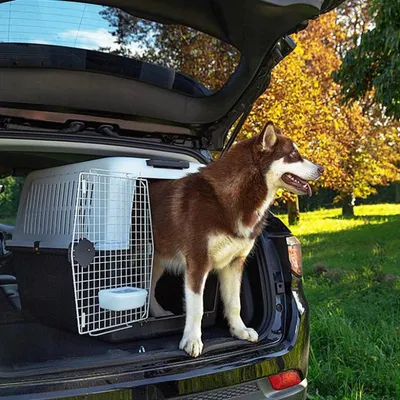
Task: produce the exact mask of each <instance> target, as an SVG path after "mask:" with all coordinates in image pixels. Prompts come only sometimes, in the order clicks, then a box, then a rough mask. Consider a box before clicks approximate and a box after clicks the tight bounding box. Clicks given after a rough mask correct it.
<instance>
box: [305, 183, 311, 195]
mask: <svg viewBox="0 0 400 400" xmlns="http://www.w3.org/2000/svg"><path fill="white" fill-rule="evenodd" d="M306 185H307V194H308V197H311V196H312V190H311V186H310V185H309V184H308V183H307V184H306Z"/></svg>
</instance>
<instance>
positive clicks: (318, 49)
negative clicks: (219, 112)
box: [241, 13, 399, 215]
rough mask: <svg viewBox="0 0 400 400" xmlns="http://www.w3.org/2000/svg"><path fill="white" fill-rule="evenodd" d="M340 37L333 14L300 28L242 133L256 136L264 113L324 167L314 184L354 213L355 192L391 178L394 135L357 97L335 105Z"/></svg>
mask: <svg viewBox="0 0 400 400" xmlns="http://www.w3.org/2000/svg"><path fill="white" fill-rule="evenodd" d="M346 40H347V32H346V30H345V27H344V26H343V25H341V24H338V23H337V15H336V14H335V13H329V14H326V15H324V16H321V17H320V18H319V19H318V20H317V21H314V22H312V23H311V24H310V26H309V27H308V28H307V30H305V31H303V32H300V33H299V34H298V35H297V37H296V41H297V44H298V45H297V48H296V49H295V50H294V52H293V53H292V54H291V55H289V56H288V57H287V58H286V59H285V60H284V61H283V62H282V63H281V64H279V65H278V66H277V67H276V69H275V70H274V71H273V78H272V81H271V84H270V87H269V88H268V90H267V91H266V92H265V93H264V94H263V95H262V96H261V97H260V98H259V99H258V100H257V102H256V104H255V106H254V107H253V110H252V112H251V115H250V118H249V119H248V121H247V123H246V125H245V127H244V129H243V131H242V133H241V138H246V137H249V136H251V135H253V134H256V133H257V132H258V131H259V129H260V126H261V125H262V123H263V121H265V120H266V119H271V120H272V121H273V122H275V123H276V124H277V125H279V126H280V127H281V128H282V129H283V131H284V132H285V133H286V134H288V135H289V136H290V137H292V138H293V139H294V140H295V141H296V142H297V144H298V145H299V147H300V148H301V150H302V152H303V154H305V156H306V157H308V158H310V159H312V160H313V161H315V162H317V163H319V164H321V165H322V166H324V167H325V173H324V175H323V177H322V178H321V180H320V181H319V183H318V185H319V186H323V187H328V188H332V189H334V190H335V191H337V192H338V193H339V194H338V196H337V199H336V200H337V201H340V202H341V203H342V211H343V214H347V215H348V214H353V204H354V198H356V197H367V196H368V195H370V194H372V193H374V192H375V189H374V186H375V185H378V184H388V183H390V182H392V181H393V180H395V179H396V176H397V175H398V171H397V169H396V167H395V164H396V161H397V158H398V154H399V152H398V145H399V136H398V127H397V126H394V125H392V124H388V123H384V121H383V120H382V119H381V118H379V116H378V115H373V114H370V113H369V114H368V113H365V112H364V110H363V109H362V107H361V105H360V104H359V103H358V102H353V103H352V104H351V105H346V106H344V105H342V104H341V102H340V90H341V87H340V86H339V85H338V84H337V83H335V82H334V81H333V79H332V76H331V75H332V72H333V71H335V70H337V69H338V68H339V67H340V62H341V61H340V55H339V52H338V46H339V45H340V44H341V43H343V42H344V41H346ZM286 197H287V196H286ZM287 200H289V201H290V197H289V198H287Z"/></svg>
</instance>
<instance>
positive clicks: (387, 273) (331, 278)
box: [292, 204, 400, 400]
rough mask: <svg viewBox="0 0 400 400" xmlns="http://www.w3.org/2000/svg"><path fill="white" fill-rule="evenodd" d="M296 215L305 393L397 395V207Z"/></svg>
mask: <svg viewBox="0 0 400 400" xmlns="http://www.w3.org/2000/svg"><path fill="white" fill-rule="evenodd" d="M355 213H356V216H355V217H354V218H341V217H340V210H339V209H333V210H323V211H315V212H309V213H303V214H302V215H301V222H300V224H299V225H298V226H295V227H293V228H292V232H293V233H294V234H296V235H297V236H298V237H299V238H300V240H301V242H302V244H303V262H304V270H305V278H304V283H305V288H306V292H307V297H308V300H309V303H310V307H311V353H310V370H309V382H310V389H309V398H310V399H313V400H317V399H320V400H322V399H323V400H328V399H329V400H333V399H335V400H336V399H338V400H339V399H340V400H342V399H343V400H344V399H346V400H347V399H348V400H350V399H351V400H356V399H357V400H358V399H365V400H375V399H376V400H384V399H400V205H393V204H384V205H373V206H358V207H356V208H355Z"/></svg>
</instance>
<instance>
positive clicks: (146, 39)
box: [0, 0, 341, 399]
mask: <svg viewBox="0 0 400 400" xmlns="http://www.w3.org/2000/svg"><path fill="white" fill-rule="evenodd" d="M340 2H341V1H340V0H325V1H324V0H251V1H247V0H245V1H236V0H230V1H225V0H211V1H208V2H207V1H197V0H195V1H194V0H193V1H191V2H183V1H181V0H170V1H159V0H146V1H143V0H109V1H106V0H91V1H89V0H86V3H80V2H77V1H51V0H41V1H37V2H32V1H27V0H15V1H3V2H1V4H0V20H2V26H3V30H2V31H1V32H0V35H1V36H0V42H1V43H0V54H1V57H0V82H1V90H0V175H1V176H10V175H12V176H16V177H21V178H26V180H25V182H26V183H25V187H24V189H23V191H22V196H21V200H20V207H19V211H18V215H17V220H16V225H15V227H14V226H10V225H0V325H1V326H0V397H2V398H7V399H13V398H15V399H22V398H26V399H50V398H52V399H53V398H68V397H71V396H74V398H82V399H83V398H86V399H87V398H98V399H117V398H118V399H133V398H134V399H142V398H143V399H175V398H179V399H183V398H185V399H265V398H267V399H305V398H306V389H307V379H306V377H307V365H308V350H309V322H308V307H307V302H306V299H305V297H304V293H303V288H302V280H301V275H302V265H301V250H300V244H299V242H298V241H297V239H296V238H295V237H294V236H292V235H291V233H290V231H289V229H288V228H287V227H286V226H285V225H284V224H283V223H282V222H281V221H280V220H279V219H278V218H277V217H275V216H274V215H273V214H272V213H270V215H269V219H268V223H267V225H266V229H265V231H264V232H263V233H262V235H261V236H260V237H259V238H258V239H257V246H256V250H255V251H254V252H253V253H252V255H251V257H249V259H248V260H247V262H246V269H245V273H244V277H243V283H242V291H241V301H242V319H243V321H244V322H245V323H246V324H247V325H248V326H251V327H253V328H254V329H256V330H257V332H258V334H259V338H260V341H259V342H258V343H257V344H251V343H248V342H244V341H241V340H237V339H234V338H232V337H231V336H230V334H229V331H228V328H227V325H226V321H225V320H224V317H223V313H222V312H221V307H220V303H219V301H218V297H219V296H218V288H217V285H216V284H215V282H214V283H213V282H212V281H211V282H210V284H209V285H208V289H207V291H206V293H205V311H206V312H205V317H204V321H203V325H204V326H203V341H204V345H205V346H204V351H203V354H202V355H201V356H200V357H199V358H197V359H193V358H191V357H189V356H187V355H186V354H185V353H184V352H183V351H180V350H179V349H178V343H179V339H180V336H181V334H182V329H183V321H184V318H183V312H184V311H183V305H182V301H181V299H182V295H181V293H182V281H181V278H179V277H175V276H169V275H166V276H165V277H163V278H162V279H161V280H160V282H159V284H158V286H157V291H156V296H157V299H158V301H159V302H160V304H161V305H162V306H163V307H164V308H165V309H167V310H171V311H173V313H174V316H171V317H164V318H161V319H155V318H152V317H148V318H145V319H144V320H142V321H141V322H138V323H134V324H132V325H129V326H128V325H127V326H126V328H128V329H124V330H123V331H118V332H111V333H109V334H108V335H103V336H96V335H92V336H91V335H87V334H82V332H78V331H77V329H76V326H72V328H71V326H70V325H68V324H66V323H65V321H66V320H67V319H68V318H69V317H71V318H72V319H70V320H72V322H73V324H74V319H76V317H75V314H74V312H75V308H74V307H75V305H76V304H75V303H74V302H73V293H72V292H71V290H72V289H71V287H72V286H71V285H72V272H71V265H70V262H71V257H72V258H73V257H74V255H73V254H71V251H70V250H67V249H64V250H63V249H57V248H51V249H49V248H45V246H44V245H43V243H44V238H43V237H42V236H41V233H40V232H39V231H35V229H34V228H36V227H37V226H41V227H42V229H44V230H46V223H45V222H44V221H48V220H47V219H46V218H55V217H54V216H55V215H57V213H58V212H63V207H64V206H65V204H64V203H63V204H64V205H63V206H60V204H61V203H58V205H57V204H56V202H55V201H52V200H51V201H50V200H49V199H50V197H49V196H50V195H49V192H47V191H46V190H44V189H43V190H42V189H40V188H39V189H38V190H39V192H38V194H37V199H36V200H35V201H36V202H37V204H36V206H37V207H39V206H43V207H44V208H42V210H43V209H44V210H45V211H46V210H48V212H49V215H51V217H48V216H46V215H44V214H45V212H43V211H41V212H40V213H38V212H36V214H35V215H33V214H32V215H29V210H30V208H29V207H30V206H29V207H28V205H29V204H31V203H32V202H31V203H29V201H30V200H29V199H28V193H29V187H28V186H29V185H30V184H31V183H29V182H32V180H29V179H30V178H29V177H30V176H31V174H32V173H33V172H34V171H38V170H43V169H48V171H53V170H52V168H56V167H66V166H71V165H74V164H77V165H78V164H79V163H81V162H91V161H95V160H99V159H106V158H112V157H122V158H127V159H136V160H142V161H143V160H144V161H145V163H146V168H149V169H151V170H152V171H153V170H154V171H156V172H157V174H158V175H157V176H158V177H159V178H161V179H163V178H169V179H171V177H179V176H183V175H184V174H185V173H186V172H187V170H188V169H190V168H189V167H190V166H194V165H197V166H200V165H205V164H207V163H209V162H212V157H211V154H212V153H211V152H213V151H226V150H227V149H228V148H229V146H230V145H231V144H232V143H233V142H234V140H235V137H236V135H237V134H238V132H239V131H240V128H241V126H242V124H243V122H244V120H245V119H246V117H247V115H248V114H249V112H250V109H251V106H252V104H253V103H254V101H255V100H256V99H257V98H258V97H259V96H260V95H261V94H262V93H263V92H264V91H265V90H266V88H267V87H268V84H269V80H270V74H271V71H272V69H273V67H274V66H275V65H276V64H277V63H279V62H280V61H281V60H282V59H283V58H284V57H285V56H287V55H288V54H289V53H290V52H291V51H292V50H293V49H294V46H295V44H294V42H293V41H292V39H291V38H290V36H289V35H290V34H292V33H295V32H297V31H299V30H301V29H305V28H306V26H307V21H308V20H310V19H314V18H316V17H318V15H319V14H321V13H324V12H327V11H329V10H330V9H332V8H333V7H335V6H337V5H338V4H339V3H340ZM152 176H153V175H152ZM154 176H155V175H154ZM172 179H173V178H172ZM55 185H56V186H55V187H58V186H57V183H56V184H55ZM4 190H7V187H5V188H4ZM40 190H42V191H41V192H40ZM57 190H58V189H57ZM62 190H64V189H62ZM68 190H73V189H68ZM62 193H63V194H62V195H61V194H60V195H59V198H66V197H65V196H67V194H66V193H67V192H66V191H64V192H62ZM71 193H72V192H71ZM63 196H64V197H63ZM27 204H28V205H27ZM31 206H32V204H31ZM36 206H35V207H36ZM32 207H33V206H32ZM57 207H58V208H57ZM31 209H34V208H31ZM36 210H38V208H36ZM64 211H65V210H64ZM46 212H47V211H46ZM32 218H33V219H32ZM35 218H36V219H35ZM27 221H31V222H29V224H31V225H29V224H28V222H27ZM32 221H33V222H32ZM35 221H36V222H35ZM28 225H29V226H28ZM24 229H26V230H29V229H31V230H32V232H36V236H35V239H34V240H32V241H31V242H26V243H24V244H21V243H20V244H19V245H17V246H16V245H15V237H16V235H17V233H18V232H20V231H21V230H24ZM52 229H53V228H52ZM166 229H168V227H166ZM44 230H43V232H44ZM56 231H57V229H56V227H55V228H54V232H56ZM57 232H58V231H57ZM64 233H65V232H64ZM51 234H52V231H50V230H49V229H48V230H47V231H46V235H47V236H46V237H47V239H48V237H49V236H51ZM85 250H86V251H90V248H86V249H85ZM110 254H111V253H110ZM110 254H109V255H110ZM108 260H109V263H113V261H114V260H113V258H112V254H111V256H110V257H109V259H108ZM93 279H98V280H100V279H102V278H101V277H99V276H96V277H95V278H93ZM171 293H173V294H174V295H173V296H171ZM95 294H96V293H95ZM70 296H71V299H72V300H71V299H70ZM70 300H71V301H70ZM206 303H207V304H206ZM75 396H77V397H75ZM92 396H93V397H92Z"/></svg>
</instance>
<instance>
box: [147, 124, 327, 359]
mask: <svg viewBox="0 0 400 400" xmlns="http://www.w3.org/2000/svg"><path fill="white" fill-rule="evenodd" d="M322 172H323V168H322V167H320V166H318V165H316V164H313V163H312V162H310V161H308V160H305V159H304V158H303V157H302V156H301V155H300V154H299V152H298V149H297V147H296V145H295V144H294V143H293V142H292V140H290V139H289V138H287V137H286V136H283V135H282V134H281V132H280V131H279V130H278V129H276V128H275V127H274V125H273V124H272V123H270V122H269V123H267V124H266V125H265V127H264V129H263V131H262V133H261V134H260V135H258V136H256V137H253V138H251V139H248V140H244V141H242V142H240V143H238V144H236V145H235V146H234V147H233V148H232V149H231V150H230V151H228V152H227V153H226V155H224V157H222V158H221V159H220V160H218V161H216V162H213V163H211V164H209V165H208V166H206V167H203V168H201V169H200V170H199V172H197V173H194V174H190V175H187V176H186V177H184V178H181V179H178V180H176V181H159V182H156V183H153V184H152V185H151V186H150V199H151V205H152V222H153V230H154V244H155V257H154V270H153V282H152V290H151V299H150V312H151V314H152V315H153V316H155V317H161V316H166V315H171V313H170V312H168V311H165V310H164V309H163V308H162V307H161V306H160V304H159V303H158V302H157V300H156V298H155V296H154V292H155V286H156V284H157V281H158V280H159V278H160V277H161V275H162V273H163V271H164V269H168V270H173V271H176V272H182V273H184V277H185V303H186V323H185V329H184V332H183V337H182V340H181V342H180V345H179V348H180V349H182V350H184V351H186V353H188V354H190V355H191V356H193V357H197V356H198V355H199V354H200V353H201V352H202V349H203V343H202V341H201V320H202V316H203V291H204V284H205V282H206V279H207V276H208V274H209V273H210V272H211V271H212V270H216V272H217V274H218V277H219V281H220V290H221V297H222V301H223V303H224V309H225V316H226V318H227V321H228V324H229V327H230V331H231V334H232V335H233V336H235V337H237V338H239V339H244V340H248V341H250V342H257V340H258V334H257V332H256V331H255V330H254V329H252V328H248V327H247V326H245V324H244V323H243V321H242V319H241V317H240V286H241V278H242V271H243V266H244V262H245V260H246V257H247V255H248V254H249V252H250V251H251V249H252V247H253V245H254V241H255V239H256V237H257V236H258V235H259V234H260V233H261V231H262V229H263V226H264V222H265V219H266V214H267V210H268V207H269V206H270V204H271V203H272V201H273V199H274V196H275V192H276V190H277V189H278V188H283V189H286V190H289V191H290V192H293V193H296V194H309V195H311V188H310V185H309V184H308V183H307V181H313V180H316V179H318V178H319V176H320V175H321V173H322Z"/></svg>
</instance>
